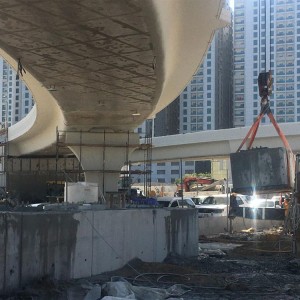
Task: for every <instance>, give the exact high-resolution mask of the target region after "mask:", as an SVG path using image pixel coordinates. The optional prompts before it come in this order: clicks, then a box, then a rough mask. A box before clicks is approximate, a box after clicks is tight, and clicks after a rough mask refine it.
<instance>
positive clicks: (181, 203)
mask: <svg viewBox="0 0 300 300" xmlns="http://www.w3.org/2000/svg"><path fill="white" fill-rule="evenodd" d="M157 202H158V204H159V206H160V207H179V208H180V207H183V208H195V207H196V206H195V203H194V202H193V200H192V199H191V198H187V197H183V198H181V197H159V198H157Z"/></svg>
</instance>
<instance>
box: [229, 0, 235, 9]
mask: <svg viewBox="0 0 300 300" xmlns="http://www.w3.org/2000/svg"><path fill="white" fill-rule="evenodd" d="M233 2H234V0H229V5H230V7H231V8H232V9H233V6H234V3H233Z"/></svg>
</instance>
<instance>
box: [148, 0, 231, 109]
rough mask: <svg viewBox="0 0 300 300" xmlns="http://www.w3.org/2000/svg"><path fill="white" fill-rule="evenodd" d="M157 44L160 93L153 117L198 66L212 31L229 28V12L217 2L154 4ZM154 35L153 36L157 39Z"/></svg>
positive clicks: (178, 0)
mask: <svg viewBox="0 0 300 300" xmlns="http://www.w3.org/2000/svg"><path fill="white" fill-rule="evenodd" d="M152 4H153V7H154V10H155V15H157V16H158V17H157V20H156V21H157V22H159V24H158V26H157V27H158V28H160V31H159V36H158V37H157V38H156V39H157V40H160V44H159V46H160V47H161V49H160V51H158V58H157V62H158V63H159V64H162V65H163V67H162V68H161V70H160V71H161V72H162V73H163V74H161V79H162V80H161V83H162V87H161V93H160V95H159V96H158V101H157V104H156V107H155V110H154V111H153V112H152V114H153V115H154V114H156V113H158V112H159V111H161V110H162V109H163V108H165V107H166V106H167V105H168V104H170V103H171V102H172V101H173V100H175V98H176V97H177V96H178V95H179V94H180V93H181V92H182V90H183V89H184V88H185V87H186V85H187V84H188V83H189V81H190V80H191V78H192V75H194V74H195V73H196V71H197V69H198V67H199V65H200V64H201V63H202V61H203V59H204V57H205V55H206V52H207V50H208V48H209V46H210V43H211V41H212V39H213V36H214V32H215V30H216V29H218V28H221V27H224V26H226V25H228V24H230V18H231V17H230V11H229V10H228V9H225V8H223V6H224V1H222V0H221V1H219V0H210V1H205V0H204V1H203V0H190V1H188V3H187V2H186V1H182V0H164V1H161V0H154V1H152ZM157 34H158V32H155V33H154V34H153V35H157Z"/></svg>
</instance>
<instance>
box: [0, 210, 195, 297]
mask: <svg viewBox="0 0 300 300" xmlns="http://www.w3.org/2000/svg"><path fill="white" fill-rule="evenodd" d="M0 229H1V230H0V246H1V252H0V293H1V294H3V293H4V292H7V291H10V290H14V289H17V288H22V286H24V285H26V283H28V282H29V281H31V280H35V279H38V278H41V277H43V276H49V277H50V278H54V279H71V278H82V277H89V276H91V275H97V274H100V273H102V272H106V271H112V270H115V269H117V268H120V267H122V266H124V265H125V264H126V263H127V262H128V261H130V260H132V259H134V258H139V259H141V260H143V261H147V262H161V261H162V260H163V259H164V258H165V257H166V256H167V254H168V253H170V252H175V253H178V254H179V255H183V256H186V257H188V256H196V255H197V253H198V217H197V212H196V211H195V210H191V209H188V210H185V209H183V210H181V209H173V210H170V209H144V210H141V209H132V210H131V209H130V210H98V211H95V210H93V211H83V212H74V211H65V212H41V213H32V212H31V213H29V212H28V213H25V212H22V213H21V212H20V213H17V212H14V213H3V214H0Z"/></svg>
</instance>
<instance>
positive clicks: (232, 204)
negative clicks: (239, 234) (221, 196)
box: [228, 192, 239, 218]
mask: <svg viewBox="0 0 300 300" xmlns="http://www.w3.org/2000/svg"><path fill="white" fill-rule="evenodd" d="M236 196H237V195H236V193H234V192H233V193H231V195H230V198H229V215H228V217H229V218H235V216H236V213H237V207H238V206H239V205H238V202H237V200H236Z"/></svg>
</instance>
